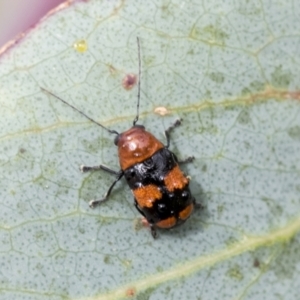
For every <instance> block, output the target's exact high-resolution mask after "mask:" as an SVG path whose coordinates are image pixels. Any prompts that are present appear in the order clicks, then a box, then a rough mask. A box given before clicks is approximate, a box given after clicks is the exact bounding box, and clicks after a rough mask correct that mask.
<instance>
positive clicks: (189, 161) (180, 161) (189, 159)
mask: <svg viewBox="0 0 300 300" xmlns="http://www.w3.org/2000/svg"><path fill="white" fill-rule="evenodd" d="M194 159H195V157H194V156H188V157H187V158H185V159H183V160H178V161H177V162H178V163H179V164H181V165H182V164H187V163H191V162H192V161H193V160H194Z"/></svg>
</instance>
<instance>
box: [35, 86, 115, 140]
mask: <svg viewBox="0 0 300 300" xmlns="http://www.w3.org/2000/svg"><path fill="white" fill-rule="evenodd" d="M41 90H42V91H43V92H44V93H47V94H49V95H51V96H53V97H55V98H56V99H58V100H60V101H61V102H63V103H65V104H66V105H68V106H70V107H71V108H73V109H74V110H76V111H77V112H79V113H80V114H81V115H83V116H84V117H86V118H87V119H88V120H90V121H91V122H93V123H95V124H97V125H98V126H100V127H102V128H103V129H105V130H107V131H108V132H109V133H113V134H116V135H119V133H118V132H117V131H115V130H111V129H108V128H107V127H105V126H104V125H102V124H100V123H98V122H97V121H95V120H94V119H92V118H90V117H89V116H88V115H86V114H85V113H84V112H82V111H81V110H79V109H78V108H76V107H75V106H73V105H71V104H70V103H68V102H67V101H65V100H63V99H62V98H60V97H58V96H57V95H55V94H53V93H52V92H50V91H48V90H46V89H44V88H42V87H41Z"/></svg>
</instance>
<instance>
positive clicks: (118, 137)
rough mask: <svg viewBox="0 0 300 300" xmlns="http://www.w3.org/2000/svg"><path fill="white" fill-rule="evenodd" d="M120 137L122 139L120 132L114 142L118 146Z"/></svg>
mask: <svg viewBox="0 0 300 300" xmlns="http://www.w3.org/2000/svg"><path fill="white" fill-rule="evenodd" d="M119 139H120V135H119V134H118V135H117V136H116V137H115V139H114V144H115V145H116V146H118V143H119Z"/></svg>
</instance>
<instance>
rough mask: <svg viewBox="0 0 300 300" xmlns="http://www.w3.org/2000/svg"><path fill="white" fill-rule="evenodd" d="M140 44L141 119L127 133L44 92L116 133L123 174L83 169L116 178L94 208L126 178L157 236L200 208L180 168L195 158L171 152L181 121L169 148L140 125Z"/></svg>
mask: <svg viewBox="0 0 300 300" xmlns="http://www.w3.org/2000/svg"><path fill="white" fill-rule="evenodd" d="M137 42H138V58H139V77H138V101H137V116H136V118H135V119H134V121H133V126H132V127H131V128H130V129H129V130H127V131H125V132H123V133H118V132H117V131H115V130H110V129H108V128H106V127H105V126H103V125H102V124H100V123H98V122H96V121H95V120H93V119H92V118H90V117H89V116H87V115H86V114H84V113H83V112H82V111H80V110H78V109H77V108H76V107H74V106H72V105H70V104H69V103H67V102H66V101H64V100H63V99H61V98H59V97H57V96H56V95H54V94H53V93H51V92H49V91H47V90H45V89H42V90H43V91H45V92H47V93H49V94H51V95H52V96H54V97H56V98H58V99H59V100H61V101H62V102H64V103H65V104H67V105H69V106H71V107H72V108H73V109H75V110H77V111H78V112H79V113H80V114H82V115H83V116H85V117H86V118H88V119H89V120H90V121H92V122H94V123H96V124H97V125H99V126H101V127H102V128H104V129H106V130H107V131H108V132H110V133H112V134H116V138H115V145H116V146H117V147H118V153H119V162H120V167H121V170H120V171H117V172H116V171H114V170H111V169H110V168H108V167H106V166H104V165H99V166H95V167H87V166H81V171H82V172H87V171H91V170H100V169H101V170H104V171H106V172H109V173H111V174H113V175H115V176H116V179H115V181H114V182H113V183H112V184H111V186H110V187H109V189H108V191H107V193H106V195H105V196H104V198H102V199H98V200H91V201H90V206H91V207H95V206H96V205H98V204H100V203H103V202H104V201H106V200H108V198H109V195H110V193H111V191H112V189H113V187H114V185H115V184H116V183H117V182H118V181H119V180H120V179H121V178H122V177H123V176H125V178H126V180H127V183H128V185H129V187H130V189H131V191H132V193H133V195H134V202H135V207H136V208H137V210H138V211H139V212H140V213H141V214H142V215H143V216H144V217H145V218H146V220H147V222H148V224H149V225H150V228H151V233H152V236H153V237H156V230H155V229H156V228H172V227H175V226H177V225H180V224H182V223H183V222H184V221H185V220H187V219H188V218H189V216H190V215H191V214H192V212H193V210H194V208H195V206H196V203H195V199H194V197H193V196H192V194H191V192H190V189H189V178H188V177H187V176H186V175H185V174H184V173H183V172H182V171H181V170H180V168H179V164H180V163H184V162H190V161H192V160H193V157H188V158H187V159H186V160H184V161H182V162H180V161H179V160H178V159H177V157H176V155H175V154H174V153H173V152H171V151H170V150H169V149H168V148H169V145H170V131H171V130H172V129H173V128H174V127H176V126H178V125H180V120H177V121H176V122H175V123H174V124H173V125H172V126H170V127H169V128H168V129H167V130H166V131H165V135H166V138H167V145H163V144H162V143H161V142H160V141H159V140H158V139H156V137H154V136H153V135H152V134H151V133H150V132H148V131H146V130H145V127H144V126H142V125H137V124H136V123H137V121H138V118H139V103H140V77H141V58H140V45H139V39H137Z"/></svg>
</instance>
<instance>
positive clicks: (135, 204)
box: [134, 199, 157, 239]
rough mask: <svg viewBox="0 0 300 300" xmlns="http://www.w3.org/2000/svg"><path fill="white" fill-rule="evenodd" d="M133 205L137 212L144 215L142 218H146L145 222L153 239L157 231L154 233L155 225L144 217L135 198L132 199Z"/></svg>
mask: <svg viewBox="0 0 300 300" xmlns="http://www.w3.org/2000/svg"><path fill="white" fill-rule="evenodd" d="M134 206H135V208H136V209H137V210H138V212H139V213H140V214H141V215H142V216H144V218H145V220H146V222H147V226H149V227H150V230H151V235H152V237H153V238H154V239H156V238H157V233H156V229H155V226H154V225H153V224H151V223H149V222H148V221H147V218H146V216H145V214H144V212H143V211H142V210H141V209H140V208H139V206H138V203H137V201H136V199H134Z"/></svg>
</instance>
